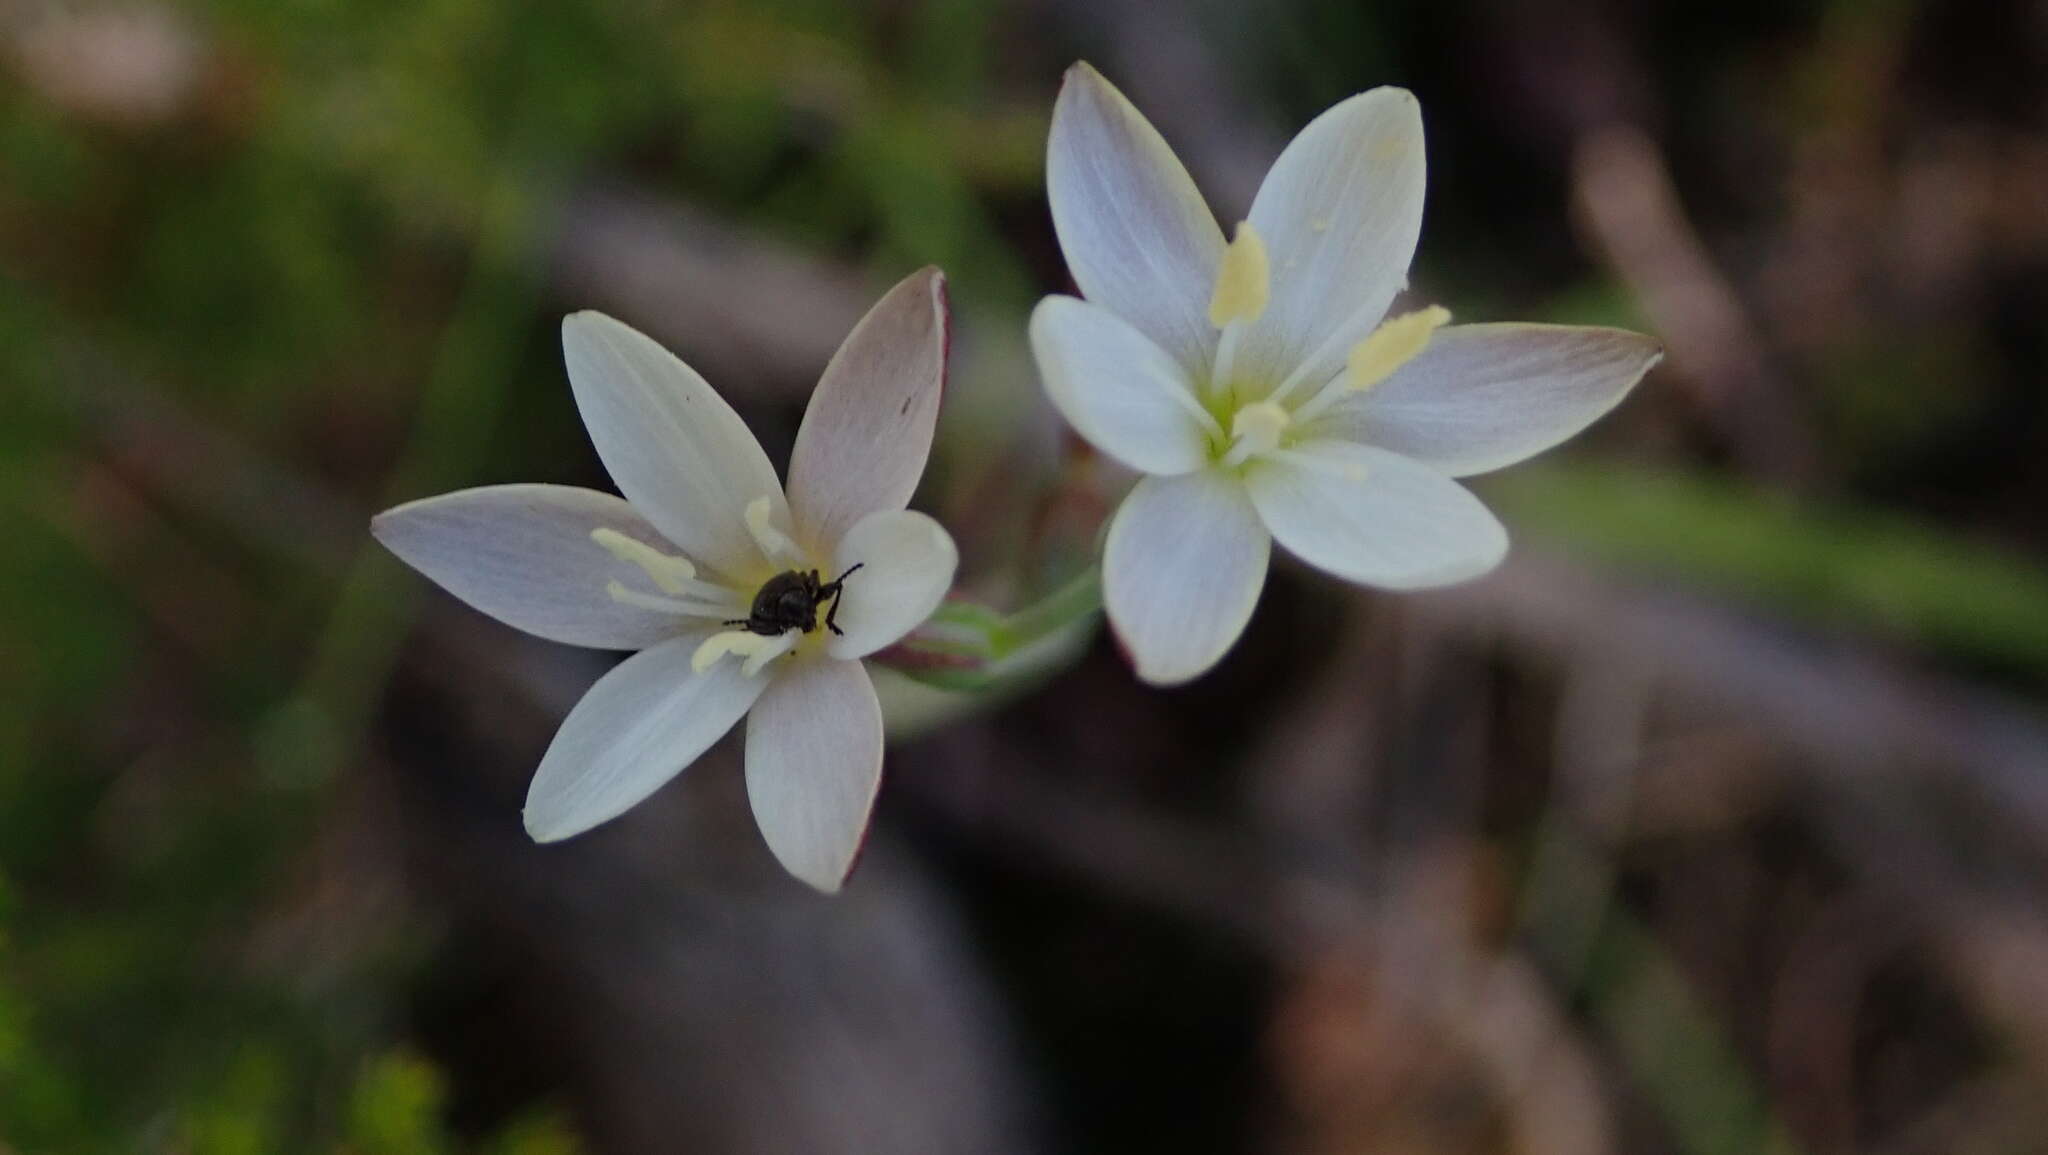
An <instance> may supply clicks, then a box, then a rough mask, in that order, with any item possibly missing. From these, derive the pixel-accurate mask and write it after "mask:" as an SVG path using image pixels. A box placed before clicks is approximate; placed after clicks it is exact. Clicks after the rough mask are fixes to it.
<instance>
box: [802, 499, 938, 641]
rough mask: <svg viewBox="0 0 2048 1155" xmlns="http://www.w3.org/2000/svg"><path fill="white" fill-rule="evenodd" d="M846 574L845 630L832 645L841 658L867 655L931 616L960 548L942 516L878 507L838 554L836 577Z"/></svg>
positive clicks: (841, 622) (841, 617)
mask: <svg viewBox="0 0 2048 1155" xmlns="http://www.w3.org/2000/svg"><path fill="white" fill-rule="evenodd" d="M856 565H858V566H860V571H859V572H858V573H854V574H851V575H850V576H848V577H847V578H846V585H845V586H844V587H842V588H841V590H840V593H839V608H838V609H837V610H836V611H834V616H835V617H836V618H837V623H836V624H837V625H838V626H839V628H840V629H841V630H842V631H844V633H843V634H840V635H835V636H833V637H832V638H831V640H829V641H827V642H826V643H825V649H826V651H827V652H828V653H830V654H831V655H832V656H833V657H835V658H862V657H866V656H867V655H869V654H872V653H874V652H875V651H876V650H879V649H881V648H882V647H884V646H887V645H890V644H891V643H893V642H895V641H896V639H898V638H900V637H902V636H903V635H905V634H907V633H909V632H910V631H912V630H914V629H916V628H917V627H918V626H919V625H921V624H922V623H923V622H924V620H925V619H926V618H928V617H930V616H932V611H933V610H935V609H937V608H938V607H939V603H940V602H942V601H944V600H946V591H947V590H950V589H952V588H953V571H954V570H955V569H956V568H958V567H959V565H960V552H959V550H958V549H956V548H955V547H954V545H953V538H952V536H951V535H949V534H948V533H947V532H946V531H945V529H944V527H942V526H940V525H939V523H938V522H936V521H933V520H932V519H931V518H929V517H927V516H925V515H924V514H922V513H918V512H917V511H916V510H910V509H894V510H883V511H882V512H880V513H871V514H869V515H867V516H866V517H864V518H861V519H860V520H859V521H858V522H856V523H854V527H853V528H852V529H850V530H848V531H846V536H845V537H843V538H841V539H839V547H838V549H837V550H835V551H834V553H833V557H832V576H833V577H838V576H840V575H842V574H846V572H847V571H848V570H850V569H852V568H853V567H854V566H856Z"/></svg>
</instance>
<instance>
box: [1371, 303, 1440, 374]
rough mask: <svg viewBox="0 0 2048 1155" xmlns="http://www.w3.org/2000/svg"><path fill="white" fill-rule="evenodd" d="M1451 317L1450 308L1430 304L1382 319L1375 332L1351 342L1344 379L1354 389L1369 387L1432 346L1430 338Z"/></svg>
mask: <svg viewBox="0 0 2048 1155" xmlns="http://www.w3.org/2000/svg"><path fill="white" fill-rule="evenodd" d="M1450 319H1451V313H1450V310H1448V309H1446V308H1444V307H1443V306H1441V305H1431V306H1430V307H1429V308H1427V309H1421V310H1418V311H1416V312H1413V313H1408V314H1404V315H1403V316H1399V317H1395V318H1393V319H1391V320H1387V321H1382V322H1381V323H1380V327H1379V328H1377V329H1374V330H1373V331H1372V335H1371V336H1369V337H1367V338H1366V339H1365V340H1363V341H1360V342H1359V343H1358V344H1356V345H1354V346H1352V349H1351V358H1350V360H1349V362H1348V364H1347V366H1346V372H1345V379H1346V381H1347V382H1348V383H1349V384H1350V386H1351V388H1353V389H1361V390H1362V389H1370V388H1372V387H1373V386H1375V385H1377V384H1379V383H1380V382H1382V381H1385V380H1386V379H1387V378H1389V377H1391V376H1393V375H1394V371H1395V370H1397V369H1399V368H1400V367H1401V366H1403V365H1406V364H1407V363H1408V362H1410V361H1413V360H1414V359H1415V357H1416V355H1417V354H1419V353H1421V352H1422V351H1423V350H1424V349H1426V348H1428V347H1429V338H1430V336H1431V335H1432V334H1434V333H1435V332H1436V331H1437V330H1438V329H1439V328H1441V327H1443V325H1444V324H1446V323H1447V322H1449V321H1450Z"/></svg>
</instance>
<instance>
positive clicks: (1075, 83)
mask: <svg viewBox="0 0 2048 1155" xmlns="http://www.w3.org/2000/svg"><path fill="white" fill-rule="evenodd" d="M1045 183H1046V191H1047V194H1048V196H1049V197H1050V199H1051V201H1052V221H1053V227H1054V229H1055V230H1056V231H1057V232H1058V233H1059V238H1060V250H1061V251H1062V252H1064V253H1065V254H1066V258H1067V269H1068V270H1069V271H1070V272H1072V273H1073V275H1074V283H1075V284H1077V285H1079V286H1080V287H1081V293H1082V295H1084V296H1086V297H1087V298H1088V299H1089V300H1091V301H1093V302H1095V303H1096V304H1098V305H1101V306H1102V307H1103V308H1106V309H1108V310H1109V311H1110V312H1112V313H1115V314H1116V315H1117V316H1119V317H1122V318H1123V319H1125V320H1126V321H1129V322H1130V323H1131V324H1133V325H1135V326H1137V328H1138V331H1139V332H1142V333H1144V334H1145V335H1146V336H1147V337H1150V338H1151V339H1152V341H1153V343H1155V344H1157V345H1158V346H1159V347H1160V348H1162V349H1165V350H1166V351H1167V352H1168V353H1170V354H1172V355H1173V356H1174V357H1176V358H1178V359H1179V360H1180V362H1181V363H1182V364H1183V365H1186V366H1188V367H1189V368H1195V367H1199V366H1203V365H1206V364H1207V363H1208V360H1209V352H1210V350H1212V349H1213V348H1214V347H1215V340H1216V331H1215V329H1214V328H1213V327H1211V326H1210V324H1209V315H1208V313H1209V291H1210V289H1211V288H1212V287H1213V284H1214V281H1215V279H1216V263H1217V261H1218V260H1220V259H1221V258H1222V255H1223V231H1222V230H1221V229H1219V228H1217V227H1216V218H1215V216H1214V215H1213V214H1211V213H1210V211H1209V207H1208V205H1206V204H1204V203H1203V201H1202V194H1201V193H1200V192H1199V191H1197V190H1196V188H1195V182H1194V180H1193V179H1192V178H1190V177H1189V176H1188V173H1187V169H1185V168H1183V167H1182V166H1181V163H1180V160H1179V158H1177V157H1175V156H1174V155H1173V150H1172V149H1171V148H1169V147H1167V144H1166V141H1165V140H1164V139H1163V138H1162V137H1160V135H1159V132H1158V130H1156V129H1154V128H1153V127H1152V125H1151V124H1150V123H1149V122H1148V121H1146V119H1145V116H1144V114H1143V113H1141V112H1139V111H1138V110H1137V109H1136V108H1135V107H1133V106H1132V104H1131V102H1130V101H1129V100H1126V99H1125V98H1124V94H1123V93H1121V92H1118V91H1117V90H1116V88H1115V87H1114V86H1113V85H1111V84H1110V83H1109V81H1107V80H1104V79H1103V78H1102V75H1101V74H1100V73H1098V72H1096V71H1095V70H1094V69H1093V68H1090V67H1089V66H1088V65H1086V64H1076V65H1074V66H1073V67H1072V68H1070V69H1068V70H1067V79H1066V83H1065V84H1064V85H1063V86H1061V88H1060V96H1059V102H1058V103H1057V104H1056V105H1055V106H1054V107H1053V113H1052V133H1051V137H1050V140H1049V141H1048V143H1047V146H1046V158H1045Z"/></svg>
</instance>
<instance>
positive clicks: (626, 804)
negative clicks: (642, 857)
mask: <svg viewBox="0 0 2048 1155" xmlns="http://www.w3.org/2000/svg"><path fill="white" fill-rule="evenodd" d="M707 636H708V632H706V631H699V632H697V633H693V634H685V635H683V636H681V637H678V638H676V639H674V640H672V641H667V642H663V643H662V644H660V645H658V646H655V647H654V648H653V649H648V650H642V651H640V652H639V653H637V654H635V655H633V656H632V657H630V658H627V659H626V660H625V661H624V662H621V663H619V664H618V665H617V666H615V667H613V668H612V670H611V672H610V673H608V674H606V675H605V676H604V677H602V678H599V679H598V680H597V684H596V685H594V686H592V687H591V688H590V692H589V693H587V694H585V695H583V700H582V701H580V702H578V703H576V708H575V709H573V710H571V711H569V717H568V718H567V719H565V720H564V721H563V722H562V728H561V729H560V730H558V731H556V733H555V740H554V742H553V743H552V744H550V745H549V746H548V752H547V754H546V756H545V757H543V758H542V759H541V763H540V769H539V770H538V771H537V772H535V774H534V776H533V785H532V786H531V787H530V788H529V789H528V790H527V794H526V832H527V833H528V834H530V835H532V836H533V838H534V840H535V841H536V842H554V841H556V840H558V839H563V838H568V837H570V836H571V835H575V834H581V833H583V832H584V831H586V830H588V829H590V828H591V827H593V826H596V825H597V824H599V823H601V822H606V821H609V820H610V819H612V818H616V817H617V816H618V815H620V814H622V813H624V812H625V811H627V810H628V809H630V808H632V807H633V806H635V805H636V804H638V803H639V802H640V801H641V800H642V799H644V798H646V797H647V796H648V795H649V794H652V793H654V791H655V790H656V789H658V788H660V787H661V785H662V784H663V783H665V782H667V781H668V780H669V779H671V778H673V777H675V776H676V775H677V774H678V773H680V772H681V771H682V770H683V768H684V767H686V766H688V765H689V764H690V763H692V762H695V761H696V760H697V758H698V756H699V755H701V754H703V753H704V751H706V750H708V749H710V748H711V744H712V743H713V742H716V741H718V739H719V738H720V737H721V736H723V735H724V734H725V732H726V731H727V730H730V729H732V726H733V723H735V722H737V721H739V720H740V715H742V714H745V713H746V712H747V707H749V706H751V705H753V704H754V699H756V698H758V697H760V695H761V691H762V689H763V688H764V687H766V686H767V684H768V681H769V679H768V678H767V677H766V676H760V677H752V678H750V677H747V676H746V675H744V674H742V673H740V663H738V662H720V663H718V664H717V665H715V666H712V667H711V668H710V669H708V670H706V671H704V672H703V673H701V674H700V673H697V672H695V671H693V670H692V669H691V668H690V655H691V654H692V653H694V652H695V651H696V649H697V645H698V643H700V642H702V641H703V640H704V638H705V637H707Z"/></svg>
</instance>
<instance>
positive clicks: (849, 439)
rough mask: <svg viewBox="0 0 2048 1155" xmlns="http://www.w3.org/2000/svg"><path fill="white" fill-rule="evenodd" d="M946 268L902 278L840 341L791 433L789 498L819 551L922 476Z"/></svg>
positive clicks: (943, 326) (940, 364) (942, 361)
mask: <svg viewBox="0 0 2048 1155" xmlns="http://www.w3.org/2000/svg"><path fill="white" fill-rule="evenodd" d="M947 317H948V310H947V303H946V276H945V274H944V273H941V272H940V271H939V270H937V269H935V268H926V269H920V270H919V271H917V272H915V273H912V274H911V275H910V276H908V277H905V278H904V279H903V280H902V281H901V282H899V283H898V284H897V285H896V287H895V288H893V289H891V290H889V292H888V293H887V294H886V295H885V296H883V297H882V299H881V300H880V301H878V302H876V303H875V307H874V308H872V309H870V310H868V314H867V316H865V317H863V318H861V321H860V324H858V325H856V326H854V329H853V332H852V333H850V334H848V335H847V338H846V342H845V343H844V344H842V345H841V346H840V347H839V352H838V353H836V354H834V355H833V357H832V361H831V363H830V364H829V365H827V366H825V375H824V377H823V378H822V379H820V380H819V382H818V389H817V391H816V392H815V393H813V394H811V404H810V408H809V409H807V410H806V411H805V413H804V421H803V425H802V426H801V427H799V428H798V430H797V434H796V448H795V450H794V451H793V452H792V453H791V455H790V461H789V504H790V513H791V515H792V516H793V517H794V519H795V525H796V530H797V536H798V539H799V540H802V541H805V542H807V543H809V544H810V545H811V547H812V548H813V549H816V550H818V551H819V552H821V553H822V552H824V551H825V550H826V549H828V548H829V547H830V544H831V543H832V542H836V541H838V540H839V538H840V536H841V535H843V534H844V533H845V532H846V531H847V530H848V529H851V528H852V527H853V523H854V522H857V521H859V520H860V519H861V518H863V517H866V516H867V515H868V514H870V513H875V512H878V511H880V510H889V509H902V508H903V507H904V505H906V504H907V503H908V502H909V501H910V495H911V494H912V493H913V492H915V491H916V489H917V482H918V479H919V478H920V477H922V476H924V466H925V460H926V459H927V458H928V457H929V456H930V455H931V448H932V428H933V426H934V425H935V424H936V423H937V422H938V417H939V398H940V395H941V393H943V391H944V389H945V384H946V346H947Z"/></svg>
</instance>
